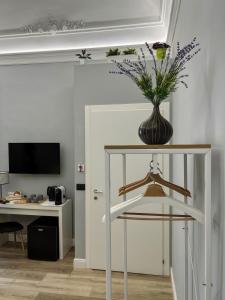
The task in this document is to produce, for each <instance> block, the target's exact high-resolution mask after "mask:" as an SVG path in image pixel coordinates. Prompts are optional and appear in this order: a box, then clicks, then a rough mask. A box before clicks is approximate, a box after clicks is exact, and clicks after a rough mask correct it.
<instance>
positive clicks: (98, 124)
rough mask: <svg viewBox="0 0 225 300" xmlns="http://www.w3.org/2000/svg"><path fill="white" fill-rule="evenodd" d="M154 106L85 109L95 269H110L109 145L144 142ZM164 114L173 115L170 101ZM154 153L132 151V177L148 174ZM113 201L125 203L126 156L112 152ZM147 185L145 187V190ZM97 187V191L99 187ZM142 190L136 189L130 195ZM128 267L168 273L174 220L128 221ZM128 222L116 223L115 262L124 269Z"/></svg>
mask: <svg viewBox="0 0 225 300" xmlns="http://www.w3.org/2000/svg"><path fill="white" fill-rule="evenodd" d="M151 111H152V106H151V104H129V105H105V106H100V105H99V106H87V107H86V111H85V119H86V120H85V124H86V125H85V126H86V129H85V141H86V144H85V148H86V257H87V265H88V267H89V268H92V269H102V270H103V269H105V233H104V231H105V227H104V226H105V225H104V224H102V222H101V219H102V216H103V215H104V213H105V212H104V209H105V199H104V182H105V175H104V173H105V166H104V163H105V160H104V158H105V156H104V145H113V144H141V141H140V139H139V137H138V127H139V125H140V123H141V121H143V120H145V119H146V118H147V117H148V116H149V114H150V113H151ZM161 112H162V114H163V115H164V116H166V117H167V118H168V117H169V115H168V112H169V109H168V104H164V105H163V106H162V110H161ZM150 161H151V155H128V156H127V174H126V176H127V182H132V181H136V180H138V179H141V178H144V177H145V175H146V173H147V172H148V170H149V163H150ZM158 162H159V163H160V167H161V169H162V171H163V177H164V178H166V177H168V159H163V160H162V156H161V155H159V157H158ZM111 176H112V177H111V178H112V179H111V184H112V186H111V191H112V195H111V199H112V205H114V204H116V203H118V202H121V201H122V197H118V189H119V187H121V185H122V182H123V180H122V157H121V155H112V156H111ZM145 188H146V187H143V189H142V190H144V189H145ZM95 190H97V193H96V192H95ZM138 193H140V190H138V191H132V192H130V193H128V194H127V197H128V198H130V197H133V196H134V195H137V194H138ZM165 210H167V208H165V207H163V206H162V205H157V204H156V205H146V206H141V207H140V208H136V209H135V211H138V212H156V213H157V212H160V213H162V212H163V211H164V212H165ZM127 227H128V271H129V272H134V273H143V274H154V275H168V273H169V261H168V260H169V253H168V251H169V246H168V235H169V230H168V227H169V226H168V223H167V222H161V221H155V222H152V221H149V222H148V221H128V225H127ZM122 245H123V221H121V220H116V221H114V222H113V224H112V266H113V270H115V271H121V270H122V266H123V247H122Z"/></svg>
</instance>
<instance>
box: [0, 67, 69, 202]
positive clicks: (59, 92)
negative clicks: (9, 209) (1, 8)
mask: <svg viewBox="0 0 225 300" xmlns="http://www.w3.org/2000/svg"><path fill="white" fill-rule="evenodd" d="M73 84H74V81H73V65H72V64H69V63H61V64H40V65H38V64H34V65H17V66H4V67H3V66H1V67H0V170H8V143H9V142H60V143H61V166H62V168H61V174H60V175H22V174H21V175H20V174H17V175H14V174H11V175H10V184H9V185H5V186H4V193H6V192H7V191H15V190H19V191H22V192H23V193H25V194H27V195H29V194H32V193H33V194H44V195H46V192H47V187H48V185H55V184H63V185H65V186H66V188H67V195H68V196H69V197H71V198H72V199H74V169H73V162H74V135H73V130H74V127H73V122H74V120H73Z"/></svg>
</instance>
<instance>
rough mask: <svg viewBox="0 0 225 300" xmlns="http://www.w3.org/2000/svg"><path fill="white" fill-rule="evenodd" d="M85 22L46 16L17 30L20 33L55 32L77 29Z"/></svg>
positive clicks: (84, 24)
mask: <svg viewBox="0 0 225 300" xmlns="http://www.w3.org/2000/svg"><path fill="white" fill-rule="evenodd" d="M85 26H86V23H85V22H84V20H77V21H70V20H65V19H61V20H58V19H56V18H54V17H52V16H51V17H47V18H44V19H41V20H39V21H38V22H35V23H32V24H29V25H26V26H24V27H22V28H20V29H19V30H20V31H21V32H22V33H35V32H36V33H42V32H50V33H56V32H58V31H62V32H66V31H68V30H77V29H81V28H84V27H85Z"/></svg>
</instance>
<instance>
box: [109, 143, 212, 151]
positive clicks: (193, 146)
mask: <svg viewBox="0 0 225 300" xmlns="http://www.w3.org/2000/svg"><path fill="white" fill-rule="evenodd" d="M104 149H112V150H121V149H127V150H128V149H137V150H139V149H211V144H175V145H105V147H104Z"/></svg>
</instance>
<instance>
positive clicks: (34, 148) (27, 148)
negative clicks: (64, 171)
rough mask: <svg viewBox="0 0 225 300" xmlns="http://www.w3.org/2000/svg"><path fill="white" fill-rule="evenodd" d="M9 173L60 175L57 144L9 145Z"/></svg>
mask: <svg viewBox="0 0 225 300" xmlns="http://www.w3.org/2000/svg"><path fill="white" fill-rule="evenodd" d="M8 151H9V173H13V174H60V144H59V143H9V144H8Z"/></svg>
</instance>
